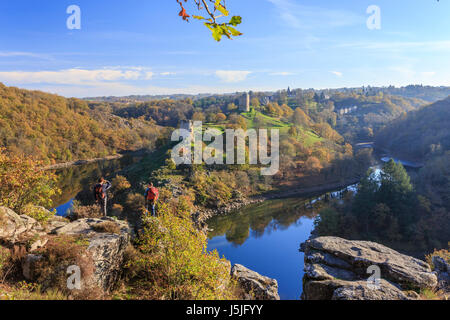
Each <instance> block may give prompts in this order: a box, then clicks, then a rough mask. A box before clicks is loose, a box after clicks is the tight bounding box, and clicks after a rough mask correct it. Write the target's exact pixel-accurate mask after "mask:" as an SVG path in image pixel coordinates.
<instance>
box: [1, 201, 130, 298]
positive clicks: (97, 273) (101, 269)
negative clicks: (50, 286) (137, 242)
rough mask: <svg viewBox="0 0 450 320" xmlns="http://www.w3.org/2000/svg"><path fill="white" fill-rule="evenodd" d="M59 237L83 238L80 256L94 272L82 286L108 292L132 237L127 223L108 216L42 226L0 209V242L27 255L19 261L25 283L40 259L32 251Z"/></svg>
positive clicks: (59, 220) (58, 220)
mask: <svg viewBox="0 0 450 320" xmlns="http://www.w3.org/2000/svg"><path fill="white" fill-rule="evenodd" d="M61 235H69V236H83V237H84V238H85V239H86V241H87V242H88V245H87V249H86V252H85V253H84V256H86V257H88V258H89V259H90V261H92V263H93V267H94V270H93V272H92V275H90V276H89V279H83V284H85V285H86V286H88V287H97V288H100V289H101V291H102V292H105V293H106V292H109V291H110V290H111V289H112V288H113V286H114V284H115V283H116V281H117V279H118V278H119V276H120V273H121V271H122V262H123V259H124V253H125V250H126V248H127V246H128V244H129V241H130V238H131V237H132V235H133V231H132V229H131V228H130V226H129V225H128V223H127V222H125V221H119V220H115V219H113V218H108V217H107V218H102V219H80V220H76V221H74V222H69V221H68V220H66V219H64V218H61V217H52V218H51V219H50V220H49V221H48V222H47V223H46V224H45V226H42V225H41V224H40V223H39V222H37V221H36V220H35V219H33V218H31V217H28V216H25V215H20V216H19V215H18V214H16V213H15V212H14V211H12V210H10V209H8V208H5V207H0V241H1V242H2V243H3V244H6V245H8V246H10V247H13V246H21V247H23V248H26V251H27V252H28V254H27V255H26V256H25V257H24V258H23V261H22V273H23V276H24V277H25V279H27V280H34V277H35V272H34V271H35V266H36V264H37V263H38V262H40V261H41V260H42V259H43V256H42V255H40V254H39V253H34V252H35V251H38V249H41V250H45V246H46V244H47V242H48V239H49V237H55V236H61ZM38 252H39V251H38Z"/></svg>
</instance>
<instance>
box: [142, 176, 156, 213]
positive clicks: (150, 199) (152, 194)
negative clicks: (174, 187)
mask: <svg viewBox="0 0 450 320" xmlns="http://www.w3.org/2000/svg"><path fill="white" fill-rule="evenodd" d="M158 198H159V191H158V189H157V188H155V187H154V186H153V183H152V182H151V183H150V184H149V185H148V188H147V190H145V208H146V209H147V212H151V213H152V216H153V217H156V202H157V201H158Z"/></svg>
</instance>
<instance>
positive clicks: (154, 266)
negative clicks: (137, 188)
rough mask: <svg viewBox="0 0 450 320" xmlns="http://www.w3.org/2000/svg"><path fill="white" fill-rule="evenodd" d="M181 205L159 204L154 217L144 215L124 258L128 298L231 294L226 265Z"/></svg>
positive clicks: (200, 297)
mask: <svg viewBox="0 0 450 320" xmlns="http://www.w3.org/2000/svg"><path fill="white" fill-rule="evenodd" d="M183 207H184V209H183ZM185 208H186V206H184V205H183V204H182V203H180V206H179V208H178V210H177V211H176V212H171V211H170V210H168V208H167V207H166V206H164V205H162V206H161V207H160V209H159V216H158V219H155V218H153V217H147V218H145V220H144V224H145V228H144V232H143V233H142V235H141V237H140V238H139V240H138V241H137V249H138V251H137V252H134V253H133V255H131V259H129V261H128V263H127V280H128V284H129V288H128V293H131V298H139V299H181V300H209V299H212V300H219V299H235V298H236V297H235V296H234V292H235V290H234V282H233V281H231V277H230V274H229V266H227V263H226V261H225V260H224V259H220V258H219V255H218V253H217V251H212V252H207V251H206V245H207V238H206V235H205V234H203V233H201V232H199V231H198V230H196V229H195V228H194V226H193V224H192V220H191V218H190V214H189V210H186V209H185ZM129 297H130V296H129Z"/></svg>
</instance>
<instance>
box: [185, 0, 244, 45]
mask: <svg viewBox="0 0 450 320" xmlns="http://www.w3.org/2000/svg"><path fill="white" fill-rule="evenodd" d="M176 1H177V2H178V4H179V5H180V7H181V11H180V13H179V16H180V17H181V18H182V19H183V20H184V21H189V18H190V17H191V16H190V15H189V14H188V13H187V11H186V9H185V7H184V4H183V0H176ZM193 1H194V3H195V5H196V6H197V9H198V10H199V11H200V12H204V13H205V14H206V16H207V17H203V16H199V15H193V16H192V17H193V18H194V19H197V20H200V21H204V25H205V26H206V27H207V28H208V29H209V30H211V32H212V36H213V38H214V40H216V41H220V40H221V39H222V36H226V37H227V38H228V39H232V38H233V37H237V36H241V35H242V33H241V32H239V31H238V30H236V29H235V27H237V26H238V25H239V24H241V22H242V18H241V17H240V16H232V17H231V19H230V20H229V21H228V22H224V23H219V22H218V20H219V19H220V18H223V17H228V16H229V15H230V12H229V11H228V10H227V8H226V5H225V0H193ZM184 2H188V0H184Z"/></svg>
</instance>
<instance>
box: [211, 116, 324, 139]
mask: <svg viewBox="0 0 450 320" xmlns="http://www.w3.org/2000/svg"><path fill="white" fill-rule="evenodd" d="M241 116H242V117H244V119H245V120H246V122H247V128H248V129H256V128H257V125H256V124H255V118H256V116H258V118H259V119H261V120H262V121H261V124H260V125H259V127H260V128H265V129H279V130H280V135H282V136H283V135H285V136H286V135H288V134H289V133H288V132H289V129H290V128H291V127H292V125H293V124H292V123H289V122H285V121H282V120H280V119H278V118H274V117H270V116H268V115H265V114H263V113H261V112H259V111H256V110H255V109H252V110H251V111H250V112H243V113H241ZM205 128H214V129H218V130H220V131H221V132H222V133H223V132H225V129H226V124H225V123H224V124H212V123H206V124H205ZM297 139H298V140H299V141H301V142H303V143H304V145H305V146H306V147H310V146H313V145H314V144H315V143H317V142H320V141H322V140H323V138H321V137H320V136H318V135H317V134H316V133H314V132H313V131H312V130H309V129H306V128H299V135H298V137H297Z"/></svg>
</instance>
